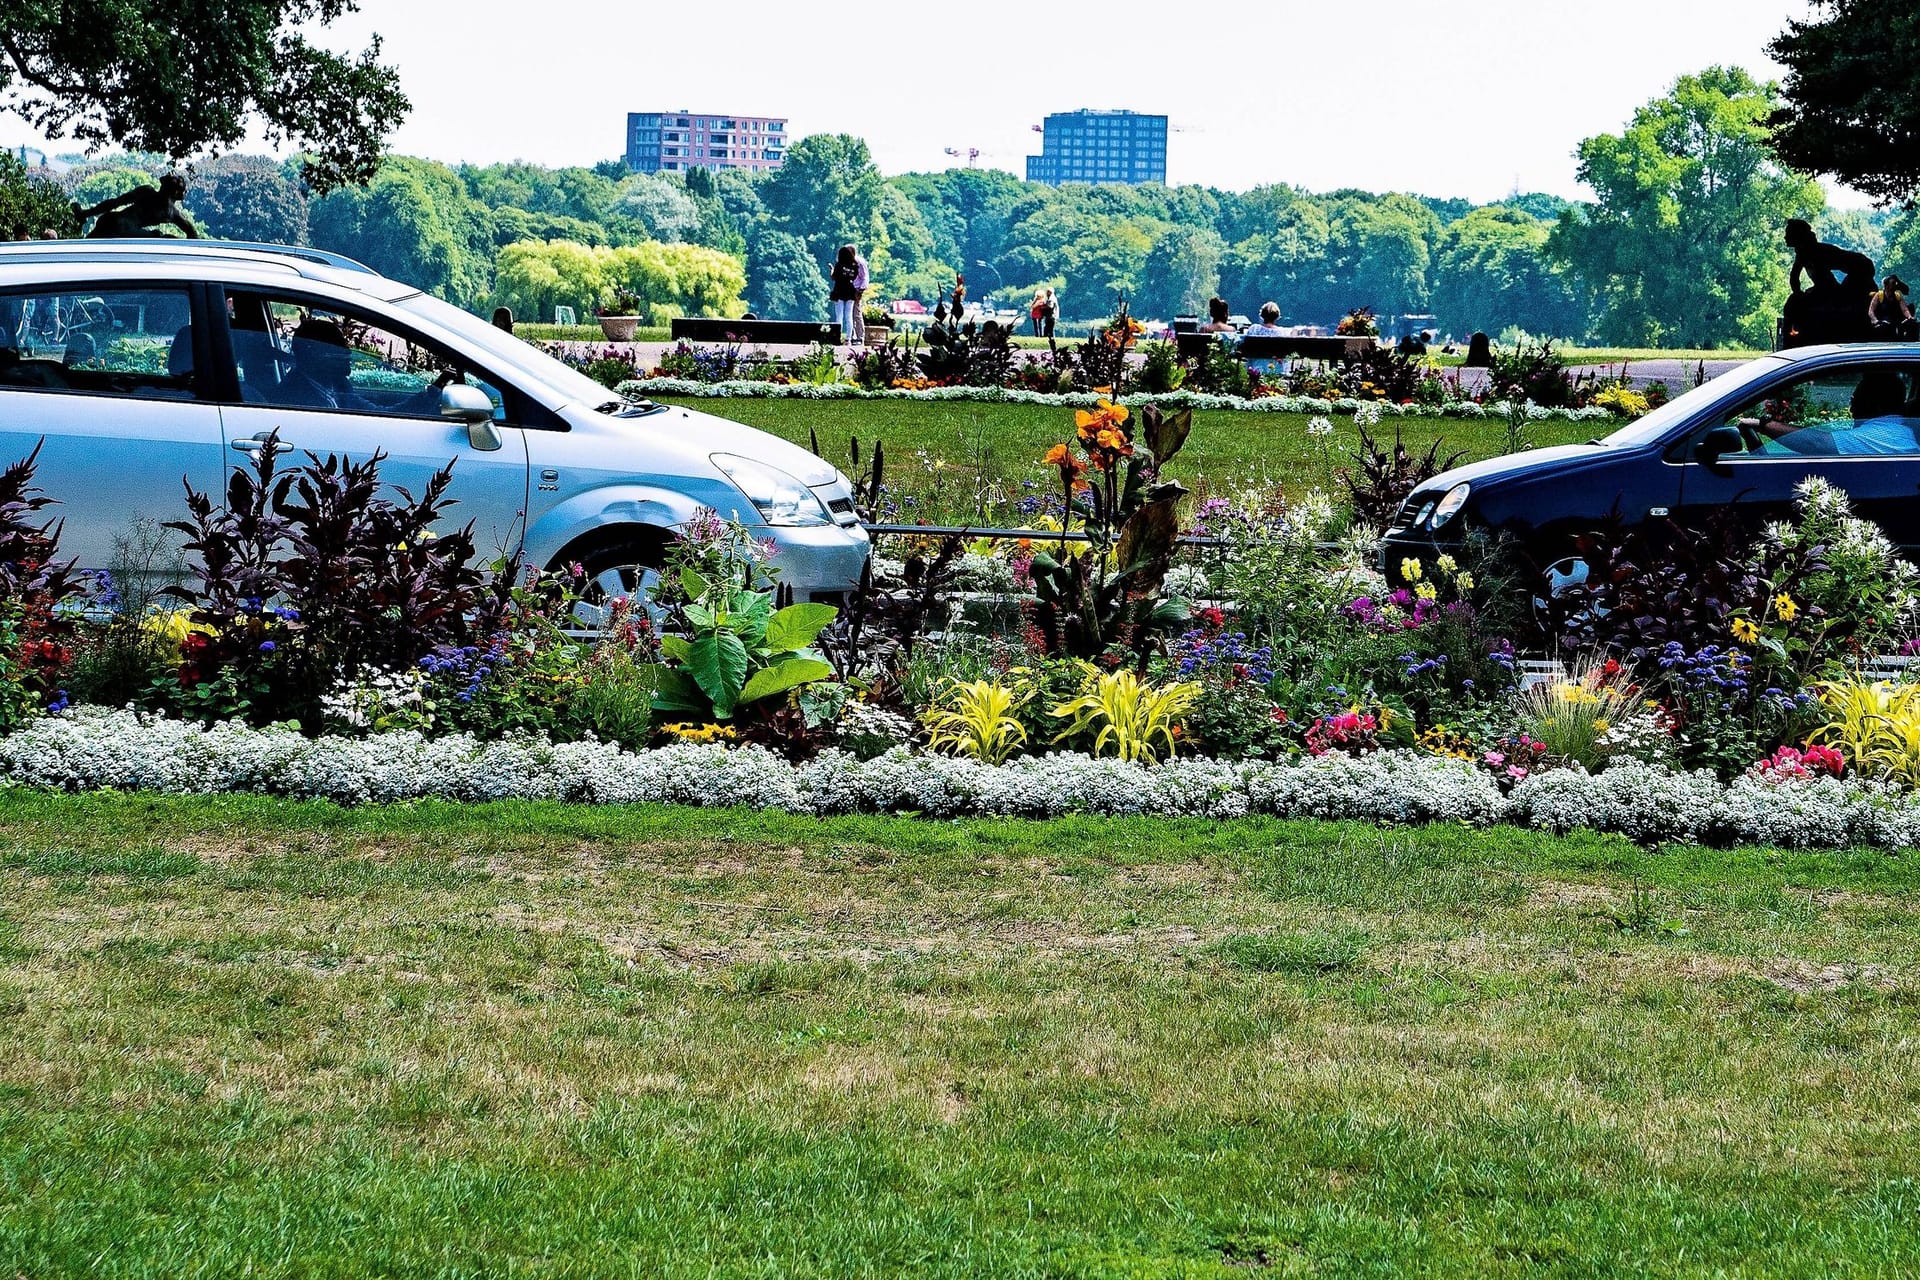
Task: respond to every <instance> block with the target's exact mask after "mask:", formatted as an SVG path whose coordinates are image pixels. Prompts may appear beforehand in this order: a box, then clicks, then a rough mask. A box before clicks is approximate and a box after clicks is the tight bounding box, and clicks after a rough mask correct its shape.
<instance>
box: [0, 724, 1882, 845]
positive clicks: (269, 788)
mask: <svg viewBox="0 0 1920 1280" xmlns="http://www.w3.org/2000/svg"><path fill="white" fill-rule="evenodd" d="M0 776H4V777H5V778H6V779H7V781H8V782H9V783H11V784H13V785H28V786H40V787H50V788H56V789H64V790H93V789H99V788H113V789H117V790H141V791H155V792H165V793H174V794H217V793H221V792H230V791H239V792H259V793H262V794H268V795H281V796H291V797H298V798H313V799H324V800H331V801H335V802H338V803H342V804H369V803H396V802H403V801H410V800H425V799H445V800H456V801H490V800H509V799H524V800H568V801H578V802H583V803H591V804H639V803H662V804H687V805H700V806H722V807H724V806H732V805H741V806H746V807H749V808H759V809H782V810H786V811H788V812H794V813H815V814H833V813H858V812H881V813H912V814H924V815H926V816H928V817H935V818H952V817H989V816H1005V817H1023V818H1052V817H1059V816H1061V815H1064V814H1076V813H1087V814H1103V815H1149V816H1165V817H1176V816H1197V817H1207V818H1216V819H1223V818H1235V817H1243V816H1245V815H1248V814H1270V815H1274V816H1278V817H1289V818H1321V819H1332V820H1337V819H1354V820H1359V821H1365V822H1385V823H1422V822H1462V823H1467V824H1471V825H1476V826H1484V825H1487V824H1490V823H1495V822H1507V823H1514V824H1518V825H1522V826H1532V827H1539V828H1542V829H1545V830H1551V831H1556V832H1564V831H1570V830H1574V829H1576V828H1582V827H1584V828H1588V829H1591V830H1596V831H1611V832H1618V833H1620V834H1622V835H1626V836H1629V837H1631V838H1633V839H1635V840H1639V841H1644V842H1649V843H1651V842H1656V841H1701V842H1707V841H1712V842H1732V841H1737V842H1741V843H1751V844H1765V845H1777V846H1781V847H1795V848H1808V847H1834V848H1842V847H1855V846H1858V847H1873V848H1882V849H1903V848H1912V847H1914V846H1916V845H1920V797H1916V796H1915V795H1914V794H1912V793H1910V792H1907V793H1902V792H1897V791H1894V790H1892V789H1890V788H1888V787H1885V786H1882V785H1878V784H1874V783H1868V782H1859V781H1854V780H1842V779H1838V778H1830V777H1822V778H1802V777H1791V776H1783V777H1779V778H1765V777H1761V776H1758V775H1754V776H1746V777H1741V778H1738V779H1736V780H1735V781H1733V782H1732V783H1731V784H1725V785H1723V784H1721V783H1720V782H1718V781H1717V780H1715V778H1714V777H1713V775H1712V774H1710V773H1706V772H1693V773H1681V772H1676V771H1674V770H1671V769H1667V768H1664V767H1662V766H1658V765H1647V764H1642V763H1640V762H1637V761H1635V762H1623V763H1618V764H1614V765H1612V766H1610V767H1609V768H1608V769H1607V770H1606V771H1605V772H1603V773H1599V774H1588V773H1586V772H1585V771H1583V770H1580V769H1557V770H1552V771H1549V772H1545V773H1540V774H1535V775H1532V776H1529V777H1527V778H1525V779H1523V780H1521V781H1520V782H1518V783H1517V784H1515V785H1514V786H1513V787H1512V790H1511V791H1510V792H1506V793H1503V791H1502V788H1501V786H1500V785H1499V783H1498V782H1497V781H1496V779H1495V776H1494V775H1493V773H1491V772H1489V771H1488V770H1487V769H1485V768H1483V767H1480V766H1477V765H1475V764H1472V763H1469V762H1466V761H1460V760H1449V759H1445V758H1442V757H1437V756H1431V755H1425V754H1422V753H1418V752H1412V751H1381V752H1375V753H1373V754H1370V755H1364V756H1349V755H1334V754H1330V755H1324V756H1317V757H1308V758H1304V759H1300V760H1296V761H1291V762H1277V763H1276V762H1269V761H1243V762H1238V763H1230V762H1225V761H1216V760H1203V759H1175V760H1171V761H1168V762H1166V763H1164V764H1159V765H1153V766H1147V765H1141V764H1133V763H1127V762H1125V761H1120V760H1112V759H1093V758H1091V757H1088V756H1083V755H1072V754H1065V753H1056V754H1052V755H1045V756H1029V757H1024V758H1021V759H1017V760H1013V761H1011V762H1009V763H1007V764H1004V765H998V766H995V765H986V764H981V763H978V762H977V761H974V760H970V759H965V758H957V757H948V756H936V755H927V754H916V753H912V752H909V751H908V750H906V749H905V748H896V749H894V750H892V751H889V752H886V753H885V754H882V755H880V756H878V757H876V758H874V759H870V760H864V761H863V760H860V759H858V758H856V757H854V756H852V755H849V754H847V753H845V752H842V751H837V750H829V751H825V752H822V753H821V754H820V755H818V756H816V757H815V758H813V759H812V760H810V761H807V762H805V763H803V764H797V765H796V764H792V763H789V762H788V761H786V760H784V759H782V758H781V757H780V756H778V755H776V754H774V753H773V752H771V751H768V750H765V749H764V748H761V747H756V746H745V747H728V746H724V745H721V744H718V743H710V744H682V745H676V746H670V747H662V748H659V749H656V750H648V751H639V752H633V751H626V750H623V749H622V748H620V747H617V746H614V745H612V744H610V743H603V742H594V741H582V742H569V743H553V742H548V741H546V740H544V739H539V738H533V737H509V738H505V739H499V740H494V741H482V740H480V739H476V738H474V737H472V736H470V735H467V734H453V735H449V736H446V737H439V738H428V737H424V736H422V735H421V734H419V733H415V732H410V731H409V732H399V733H382V734H375V735H373V736H371V737H366V738H350V737H339V736H329V737H321V738H309V737H306V736H304V735H302V734H301V733H300V732H299V731H298V730H297V729H294V728H291V727H285V726H269V727H267V728H263V729H255V728H250V727H248V726H246V725H244V724H240V723H238V722H231V721H229V722H223V723H219V724H215V725H212V726H210V727H202V726H200V725H195V724H190V723H187V722H184V721H180V720H174V719H169V718H167V717H163V716H155V715H149V714H146V713H142V712H137V711H132V710H115V709H108V708H101V707H87V708H76V709H73V710H69V711H65V712H61V713H59V714H55V715H50V716H47V717H45V718H43V719H40V720H37V721H35V722H33V723H32V724H30V725H28V726H27V727H25V728H23V729H21V730H19V731H17V732H15V733H13V734H12V735H10V736H8V737H6V738H3V739H0Z"/></svg>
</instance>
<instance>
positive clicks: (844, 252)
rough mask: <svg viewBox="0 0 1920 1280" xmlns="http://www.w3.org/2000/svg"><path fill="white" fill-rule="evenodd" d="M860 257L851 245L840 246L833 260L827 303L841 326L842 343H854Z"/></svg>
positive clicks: (858, 295)
mask: <svg viewBox="0 0 1920 1280" xmlns="http://www.w3.org/2000/svg"><path fill="white" fill-rule="evenodd" d="M859 275H860V261H859V255H858V254H856V253H855V252H854V250H853V246H852V245H850V244H843V245H841V246H840V252H839V254H838V255H837V256H836V257H835V258H834V260H833V279H832V281H831V282H830V287H829V289H828V291H827V301H828V302H829V303H830V304H831V305H832V307H833V321H834V323H835V324H837V325H839V326H840V341H841V342H843V343H847V342H852V341H853V313H854V310H855V305H854V304H855V303H856V302H857V301H858V300H859V297H860V293H859V291H858V290H857V289H855V288H854V287H853V282H854V281H855V280H856V279H858V278H859Z"/></svg>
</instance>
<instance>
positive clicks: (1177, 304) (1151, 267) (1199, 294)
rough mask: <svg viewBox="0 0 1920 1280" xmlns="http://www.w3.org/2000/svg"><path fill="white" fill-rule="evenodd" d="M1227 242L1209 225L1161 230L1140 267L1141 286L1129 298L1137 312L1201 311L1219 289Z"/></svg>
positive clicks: (1163, 315) (1192, 312) (1166, 313)
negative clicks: (1222, 259)
mask: <svg viewBox="0 0 1920 1280" xmlns="http://www.w3.org/2000/svg"><path fill="white" fill-rule="evenodd" d="M1226 251H1227V246H1226V244H1225V242H1223V241H1222V240H1221V239H1220V236H1219V234H1218V233H1216V232H1215V231H1214V230H1213V228H1212V227H1210V226H1200V227H1181V226H1169V227H1166V228H1164V229H1163V230H1162V232H1161V234H1160V236H1159V238H1158V239H1156V240H1155V241H1154V243H1153V248H1152V249H1150V250H1149V251H1148V252H1147V260H1146V262H1145V264H1144V265H1143V266H1142V268H1141V272H1140V276H1141V282H1140V288H1139V289H1138V290H1137V291H1136V292H1135V294H1134V296H1133V297H1132V298H1131V299H1130V300H1129V301H1130V304H1131V307H1132V310H1133V313H1134V314H1135V315H1139V316H1158V317H1167V316H1175V315H1203V314H1205V312H1206V309H1207V299H1209V298H1211V297H1213V296H1214V295H1215V294H1216V293H1218V292H1219V291H1220V260H1221V258H1222V257H1224V256H1225V255H1226Z"/></svg>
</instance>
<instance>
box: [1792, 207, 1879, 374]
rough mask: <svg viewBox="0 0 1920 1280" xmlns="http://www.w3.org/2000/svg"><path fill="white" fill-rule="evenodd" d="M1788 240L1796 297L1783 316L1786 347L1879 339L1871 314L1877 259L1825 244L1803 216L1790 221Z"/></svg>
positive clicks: (1794, 296) (1793, 287)
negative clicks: (1873, 332)
mask: <svg viewBox="0 0 1920 1280" xmlns="http://www.w3.org/2000/svg"><path fill="white" fill-rule="evenodd" d="M1786 238H1787V246H1788V247H1789V248H1790V249H1792V250H1793V270H1792V272H1791V273H1790V274H1789V275H1788V277H1787V283H1788V285H1789V286H1791V287H1792V289H1793V294H1792V296H1791V297H1789V298H1788V299H1787V305H1786V307H1785V308H1783V310H1782V312H1781V317H1780V319H1781V324H1780V344H1781V345H1782V346H1786V347H1804V346H1810V345H1812V344H1814V343H1818V342H1866V341H1868V340H1869V339H1870V338H1871V337H1872V336H1873V334H1872V325H1871V322H1870V321H1869V319H1868V316H1867V307H1868V304H1869V303H1870V302H1871V301H1872V299H1873V292H1874V286H1875V283H1876V282H1875V280H1874V276H1873V259H1872V258H1869V257H1868V256H1867V255H1866V254H1864V253H1859V252H1856V251H1855V250H1852V249H1843V248H1841V247H1840V246H1839V245H1837V244H1827V243H1825V242H1824V241H1822V240H1821V239H1820V238H1819V237H1818V236H1816V235H1814V233H1813V227H1812V226H1811V225H1809V224H1808V223H1806V222H1803V221H1801V220H1800V219H1799V218H1791V219H1789V220H1788V221H1787V237H1786ZM1803 275H1804V276H1806V277H1807V279H1808V281H1809V283H1808V284H1807V285H1805V286H1803V285H1802V284H1801V283H1800V278H1801V276H1803Z"/></svg>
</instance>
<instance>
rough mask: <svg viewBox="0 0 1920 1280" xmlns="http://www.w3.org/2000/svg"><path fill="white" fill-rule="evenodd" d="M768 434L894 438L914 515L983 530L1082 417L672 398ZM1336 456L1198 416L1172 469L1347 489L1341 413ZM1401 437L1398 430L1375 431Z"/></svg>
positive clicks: (1275, 421) (1287, 437) (1559, 425)
mask: <svg viewBox="0 0 1920 1280" xmlns="http://www.w3.org/2000/svg"><path fill="white" fill-rule="evenodd" d="M661 399H662V401H663V402H670V403H683V404H685V405H687V406H688V407H689V408H693V409H700V410H703V411H705V412H707V413H713V414H718V415H720V416H721V417H726V418H732V419H734V420H735V421H737V422H744V423H747V424H748V425H749V426H755V427H759V428H761V429H763V430H766V431H770V432H772V433H773V434H775V435H778V436H781V437H783V438H785V439H787V440H791V441H793V442H794V443H795V444H799V445H806V444H807V443H808V433H809V431H812V432H815V433H817V434H818V436H819V441H820V452H821V454H822V455H823V456H824V457H826V458H827V459H829V460H830V461H832V462H834V463H836V464H838V465H840V466H841V467H843V468H844V467H846V466H847V461H848V442H849V441H850V440H852V439H856V438H857V439H858V440H859V441H860V445H861V450H862V455H861V456H862V457H863V458H864V457H866V456H868V453H869V451H870V450H871V448H872V445H873V442H874V441H875V440H881V441H884V442H885V444H886V454H887V459H888V467H887V483H888V485H889V487H890V488H891V489H892V491H893V493H894V495H895V497H896V498H901V497H904V496H907V495H911V496H912V497H913V498H914V503H913V504H912V506H911V507H903V509H902V511H901V513H900V514H901V515H902V517H903V518H906V519H909V520H911V519H914V518H922V517H923V518H925V519H927V520H929V521H931V522H934V523H939V522H943V521H954V522H966V521H972V522H975V523H988V522H996V521H999V522H1004V521H1008V520H1011V519H1012V518H1013V512H1012V510H1011V507H1010V505H1009V504H1010V502H1011V500H1013V499H1017V498H1019V497H1020V496H1021V494H1022V493H1024V492H1026V490H1024V489H1023V488H1022V484H1023V483H1025V482H1032V483H1034V484H1036V485H1042V486H1047V487H1048V488H1049V489H1050V488H1051V486H1053V485H1055V484H1057V483H1058V476H1057V473H1055V472H1053V471H1051V470H1049V469H1048V468H1044V467H1042V466H1041V465H1040V459H1041V457H1042V456H1043V455H1044V454H1045V453H1046V451H1047V449H1048V448H1049V447H1051V446H1052V445H1054V444H1057V443H1059V442H1060V441H1063V440H1066V439H1067V438H1069V437H1070V436H1071V435H1072V434H1073V411H1072V410H1070V409H1054V408H1048V407H1045V406H1041V405H1005V404H968V403H965V402H960V401H935V402H924V401H918V402H917V401H905V400H734V399H726V400H718V399H714V400H697V399H687V400H677V399H674V400H669V398H667V397H661ZM1333 422H1334V434H1333V435H1332V436H1331V437H1329V438H1328V439H1329V452H1328V454H1327V455H1326V457H1325V459H1324V460H1323V459H1322V456H1321V455H1320V454H1319V453H1318V452H1317V451H1316V450H1315V448H1314V447H1313V445H1312V444H1311V443H1310V442H1309V438H1308V436H1307V434H1306V424H1307V419H1306V418H1305V417H1304V416H1302V415H1300V414H1287V413H1236V412H1230V411H1212V412H1203V413H1196V414H1195V415H1194V427H1193V434H1192V435H1191V436H1190V437H1189V438H1188V440H1187V444H1186V448H1185V449H1184V450H1183V451H1182V452H1181V454H1180V455H1179V456H1178V457H1177V458H1175V459H1174V462H1173V465H1172V466H1171V467H1170V468H1169V472H1170V473H1171V474H1172V475H1173V476H1174V477H1175V478H1177V479H1179V480H1181V481H1182V482H1184V483H1185V484H1186V485H1187V486H1188V487H1189V488H1192V489H1194V490H1195V491H1196V492H1200V493H1209V492H1211V493H1223V492H1232V491H1235V490H1239V489H1244V488H1248V487H1258V488H1266V487H1270V486H1274V485H1278V486H1280V487H1281V488H1283V489H1284V490H1285V491H1287V492H1288V493H1290V494H1300V493H1303V492H1305V491H1306V490H1308V489H1314V488H1319V489H1323V490H1326V491H1327V492H1329V493H1338V492H1343V491H1342V490H1341V489H1340V482H1339V478H1338V475H1337V472H1338V471H1339V470H1340V469H1341V468H1342V467H1345V466H1347V465H1349V455H1350V454H1351V453H1352V452H1353V450H1354V449H1356V448H1357V447H1358V445H1359V433H1358V431H1357V430H1356V429H1355V427H1354V425H1353V421H1352V419H1350V418H1340V417H1336V418H1334V419H1333ZM1400 430H1401V434H1402V437H1403V438H1404V439H1405V441H1406V443H1407V446H1408V447H1409V448H1410V449H1413V450H1415V451H1416V452H1417V451H1421V450H1424V449H1425V448H1426V446H1427V445H1428V444H1429V443H1430V442H1432V441H1434V440H1436V439H1437V440H1441V441H1443V442H1444V447H1443V448H1442V450H1441V453H1442V456H1445V454H1447V453H1450V452H1453V451H1456V450H1458V451H1462V452H1464V453H1465V455H1466V459H1467V460H1473V459H1478V458H1486V457H1492V456H1493V455H1495V454H1498V453H1500V452H1501V451H1502V450H1503V448H1504V447H1505V444H1506V428H1505V425H1504V424H1503V423H1499V422H1494V421H1484V422H1467V421H1464V420H1461V419H1441V418H1406V419H1402V420H1400ZM1594 431H1595V427H1594V424H1591V423H1573V422H1541V423H1535V424H1534V425H1533V428H1532V438H1533V441H1534V443H1535V444H1538V445H1549V444H1570V443H1576V442H1578V441H1582V440H1587V439H1591V438H1592V436H1593V434H1594ZM1374 434H1375V436H1376V437H1377V438H1382V439H1386V440H1391V439H1392V436H1393V423H1392V421H1391V420H1390V421H1389V422H1388V423H1386V424H1383V426H1382V427H1381V428H1379V429H1377V430H1376V431H1375V433H1374Z"/></svg>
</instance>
